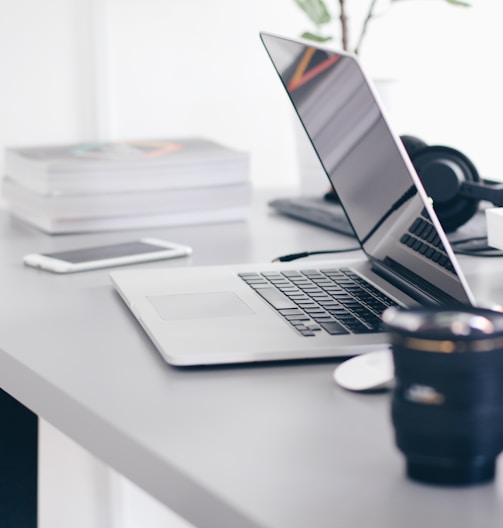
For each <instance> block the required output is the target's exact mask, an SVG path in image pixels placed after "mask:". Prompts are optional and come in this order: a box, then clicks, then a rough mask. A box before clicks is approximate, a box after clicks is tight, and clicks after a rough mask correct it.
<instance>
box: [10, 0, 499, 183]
mask: <svg viewBox="0 0 503 528" xmlns="http://www.w3.org/2000/svg"><path fill="white" fill-rule="evenodd" d="M386 3H387V0H381V4H382V5H385V4H386ZM474 3H475V4H476V5H475V6H474V7H472V8H470V9H462V8H454V7H452V6H449V5H448V4H447V3H446V2H443V1H441V0H408V1H404V2H395V3H394V5H393V6H392V7H391V9H389V11H388V12H387V13H386V14H385V15H383V16H381V17H379V18H378V19H376V20H374V22H373V23H372V25H371V26H370V31H369V34H368V38H367V41H366V42H365V45H364V48H363V50H362V60H364V62H365V64H366V65H367V67H368V69H369V71H371V72H372V74H373V75H376V76H378V77H379V76H383V75H385V76H389V75H391V76H393V77H395V78H396V79H397V80H398V82H397V84H396V87H395V92H397V95H396V97H395V103H394V106H395V108H396V109H397V112H396V115H394V116H393V117H394V118H395V120H396V124H397V129H398V131H399V132H408V133H413V134H418V135H421V136H423V137H424V139H426V140H427V141H428V142H436V143H439V142H440V143H444V144H449V145H452V146H455V147H457V148H460V149H464V150H466V151H467V153H468V154H470V155H471V156H472V157H473V158H474V161H476V164H477V165H478V166H479V167H480V169H481V171H482V173H483V174H484V175H487V176H498V175H499V173H500V169H499V159H498V155H497V153H498V144H497V133H495V132H494V131H497V130H498V128H499V126H500V123H501V118H502V117H503V116H502V113H503V110H502V104H501V102H500V101H501V95H500V94H501V93H502V90H501V88H502V83H503V81H502V79H501V77H502V76H501V74H500V71H499V69H500V60H499V56H498V54H499V50H501V49H503V32H501V31H500V24H501V22H500V21H501V20H502V15H503V3H502V2H500V0H475V1H474ZM330 4H333V5H334V6H335V5H336V2H335V0H330ZM349 4H350V6H351V7H353V11H352V12H350V15H351V14H352V15H353V16H352V23H353V25H356V22H357V21H358V20H359V17H358V15H361V14H362V13H361V11H362V10H363V8H362V6H365V5H366V3H362V2H361V1H360V2H358V3H354V2H349ZM0 7H1V12H2V16H1V17H0V64H1V66H2V83H0V117H1V118H0V151H2V150H3V147H4V146H5V145H16V144H30V143H52V142H63V141H78V140H82V139H89V138H90V137H99V138H105V139H106V138H112V139H121V138H131V137H144V136H150V137H154V136H166V137H167V136H182V135H191V134H201V135H206V136H209V137H213V138H215V139H217V140H220V141H222V142H224V143H227V144H229V145H231V146H234V147H237V148H241V149H245V150H249V151H250V152H251V153H252V171H253V173H252V174H253V181H254V183H255V184H256V185H257V186H278V185H282V184H289V183H294V182H296V178H297V165H296V160H295V156H294V153H293V149H294V148H295V142H294V141H295V140H294V134H293V132H292V126H291V121H292V119H293V117H292V112H291V109H290V107H289V105H288V103H287V101H286V98H285V96H284V94H283V93H282V91H281V88H280V86H279V83H278V81H277V79H276V78H275V75H274V73H273V71H272V67H271V65H270V64H269V63H268V59H267V58H266V56H265V53H264V51H263V49H262V48H261V44H260V42H259V39H258V35H257V33H258V31H259V30H260V29H265V30H271V31H274V32H277V33H285V34H290V35H294V36H295V35H298V34H299V33H300V31H301V30H303V29H305V28H307V27H308V23H307V21H306V20H304V18H303V16H302V14H301V13H300V12H299V11H298V10H297V8H296V7H295V6H294V4H293V0H240V1H239V2H238V1H235V0H211V1H208V0H184V1H178V2H176V1H173V0H171V1H168V0H141V1H140V0H45V1H44V2H38V1H37V0H17V1H16V2H10V1H8V0H0ZM355 7H358V9H359V10H360V11H358V12H357V11H355ZM0 156H1V154H0ZM0 164H2V159H1V157H0ZM497 173H498V174H497ZM500 176H501V175H500Z"/></svg>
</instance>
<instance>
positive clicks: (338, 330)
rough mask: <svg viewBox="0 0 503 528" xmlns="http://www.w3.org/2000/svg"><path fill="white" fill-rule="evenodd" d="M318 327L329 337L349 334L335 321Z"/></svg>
mask: <svg viewBox="0 0 503 528" xmlns="http://www.w3.org/2000/svg"><path fill="white" fill-rule="evenodd" d="M320 326H321V327H322V328H323V329H324V330H326V331H327V332H328V333H329V334H330V335H340V334H349V332H348V331H347V330H346V329H345V328H344V327H343V326H342V325H341V324H339V323H338V322H337V321H330V322H326V323H320Z"/></svg>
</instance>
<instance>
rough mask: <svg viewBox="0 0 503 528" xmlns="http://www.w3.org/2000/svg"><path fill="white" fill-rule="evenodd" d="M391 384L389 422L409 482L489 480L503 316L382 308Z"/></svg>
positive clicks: (498, 429)
mask: <svg viewBox="0 0 503 528" xmlns="http://www.w3.org/2000/svg"><path fill="white" fill-rule="evenodd" d="M383 320H384V323H385V326H386V328H387V330H388V332H389V334H390V338H391V346H392V351H393V361H394V368H395V377H396V384H395V388H394V391H393V396H392V408H391V417H392V423H393V427H394V430H395V441H396V444H397V446H398V448H399V449H400V451H402V453H403V454H404V455H405V458H406V462H407V474H408V476H409V477H410V478H412V479H415V480H419V481H424V482H431V483H437V484H451V485H463V484H474V483H479V482H485V481H488V480H492V479H493V478H494V475H495V467H496V458H497V456H498V455H499V453H500V452H501V451H502V449H503V314H502V313H500V312H495V311H491V310H482V309H476V308H468V307H467V308H460V309H458V308H455V309H436V308H435V309H433V308H415V309H396V308H390V309H388V310H387V311H386V312H385V313H384V315H383Z"/></svg>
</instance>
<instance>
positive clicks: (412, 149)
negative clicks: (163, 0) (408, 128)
mask: <svg viewBox="0 0 503 528" xmlns="http://www.w3.org/2000/svg"><path fill="white" fill-rule="evenodd" d="M400 139H401V140H402V143H403V146H404V147H405V150H406V151H407V154H408V155H409V158H412V156H413V155H414V154H415V153H416V152H417V151H418V150H422V149H424V148H426V147H427V146H428V144H427V143H425V142H424V141H423V140H422V139H419V138H418V137H416V136H408V135H404V136H400Z"/></svg>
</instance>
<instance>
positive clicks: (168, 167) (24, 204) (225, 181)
mask: <svg viewBox="0 0 503 528" xmlns="http://www.w3.org/2000/svg"><path fill="white" fill-rule="evenodd" d="M5 172H6V176H5V178H4V180H3V188H2V191H3V193H2V194H3V198H4V199H5V200H6V202H7V203H8V206H9V209H10V211H11V212H12V214H13V215H15V216H17V217H18V218H20V219H22V220H24V221H26V222H28V223H30V224H31V225H33V226H36V227H37V228H39V229H42V230H43V231H45V232H47V233H51V234H57V233H78V232H86V231H103V230H114V229H133V228H147V227H159V226H173V225H183V224H196V223H208V222H223V221H234V220H243V219H245V218H246V216H247V212H248V206H249V202H250V174H249V172H250V171H249V154H248V153H246V152H241V151H236V150H233V149H230V148H228V147H225V146H222V145H220V144H218V143H215V142H213V141H210V140H207V139H200V138H187V139H180V140H154V141H128V142H116V143H110V142H106V143H104V142H95V143H82V144H74V145H62V146H49V147H25V148H8V149H6V152H5Z"/></svg>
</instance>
